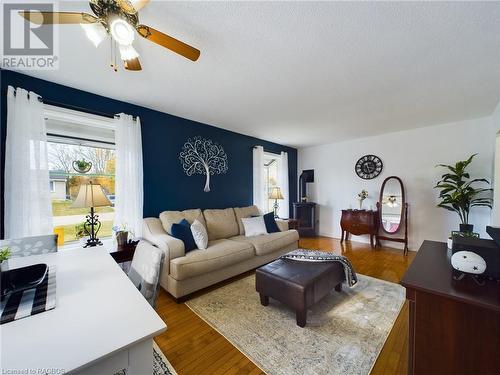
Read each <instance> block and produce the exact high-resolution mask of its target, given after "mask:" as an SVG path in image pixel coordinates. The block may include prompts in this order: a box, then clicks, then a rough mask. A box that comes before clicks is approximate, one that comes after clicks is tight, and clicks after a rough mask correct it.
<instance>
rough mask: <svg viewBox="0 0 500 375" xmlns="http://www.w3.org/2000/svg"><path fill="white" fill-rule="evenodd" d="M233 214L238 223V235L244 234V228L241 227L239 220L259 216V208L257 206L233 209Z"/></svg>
mask: <svg viewBox="0 0 500 375" xmlns="http://www.w3.org/2000/svg"><path fill="white" fill-rule="evenodd" d="M234 214H235V215H236V221H237V222H238V227H239V230H240V234H241V235H243V234H245V228H244V227H243V223H242V221H241V219H243V218H245V217H252V216H259V215H260V212H259V208H258V207H257V206H248V207H235V208H234Z"/></svg>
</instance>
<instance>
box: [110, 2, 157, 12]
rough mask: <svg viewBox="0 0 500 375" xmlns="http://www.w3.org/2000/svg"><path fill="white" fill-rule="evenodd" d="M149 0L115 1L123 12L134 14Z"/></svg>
mask: <svg viewBox="0 0 500 375" xmlns="http://www.w3.org/2000/svg"><path fill="white" fill-rule="evenodd" d="M149 1H150V0H116V3H117V4H118V6H119V7H120V8H121V9H122V10H123V11H124V12H125V13H129V14H135V13H137V12H138V11H139V10H141V9H142V8H144V7H145V6H146V5H148V3H149Z"/></svg>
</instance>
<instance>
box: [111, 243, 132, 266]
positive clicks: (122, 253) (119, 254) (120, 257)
mask: <svg viewBox="0 0 500 375" xmlns="http://www.w3.org/2000/svg"><path fill="white" fill-rule="evenodd" d="M136 246H137V243H127V244H125V245H122V246H118V247H117V249H116V251H113V252H112V253H109V255H111V256H112V257H113V259H114V260H115V261H116V263H124V262H131V261H132V258H133V257H134V253H135V247H136Z"/></svg>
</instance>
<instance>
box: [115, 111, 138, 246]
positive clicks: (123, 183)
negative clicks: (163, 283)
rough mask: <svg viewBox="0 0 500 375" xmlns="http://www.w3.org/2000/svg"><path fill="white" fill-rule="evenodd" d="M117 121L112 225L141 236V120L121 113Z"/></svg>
mask: <svg viewBox="0 0 500 375" xmlns="http://www.w3.org/2000/svg"><path fill="white" fill-rule="evenodd" d="M115 121H116V130H115V145H116V146H115V147H116V174H115V177H116V181H115V193H116V200H115V225H116V226H120V227H122V226H126V228H127V229H128V230H129V231H130V232H132V233H133V234H134V236H135V237H136V238H138V237H141V236H142V214H143V211H142V209H143V203H144V189H143V184H142V179H143V175H142V137H141V122H140V119H139V117H137V119H136V121H135V122H134V118H133V117H132V116H130V115H126V114H124V113H120V114H119V115H118V116H117V118H116V119H115Z"/></svg>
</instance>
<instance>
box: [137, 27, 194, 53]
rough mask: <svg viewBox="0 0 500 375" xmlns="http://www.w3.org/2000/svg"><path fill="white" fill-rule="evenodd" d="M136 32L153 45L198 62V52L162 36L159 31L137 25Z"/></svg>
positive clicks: (178, 41)
mask: <svg viewBox="0 0 500 375" xmlns="http://www.w3.org/2000/svg"><path fill="white" fill-rule="evenodd" d="M137 32H138V33H139V34H140V35H141V36H142V37H144V38H146V39H148V40H150V41H152V42H153V43H156V44H159V45H160V46H163V47H165V48H168V49H169V50H171V51H174V52H175V53H178V54H179V55H181V56H184V57H186V58H188V59H189V60H192V61H196V60H198V57H200V50H198V49H196V48H194V47H191V46H190V45H188V44H186V43H184V42H181V41H180V40H177V39H175V38H172V37H171V36H168V35H166V34H163V33H162V32H161V31H158V30H155V29H153V28H152V27H150V26H146V25H138V26H137Z"/></svg>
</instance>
